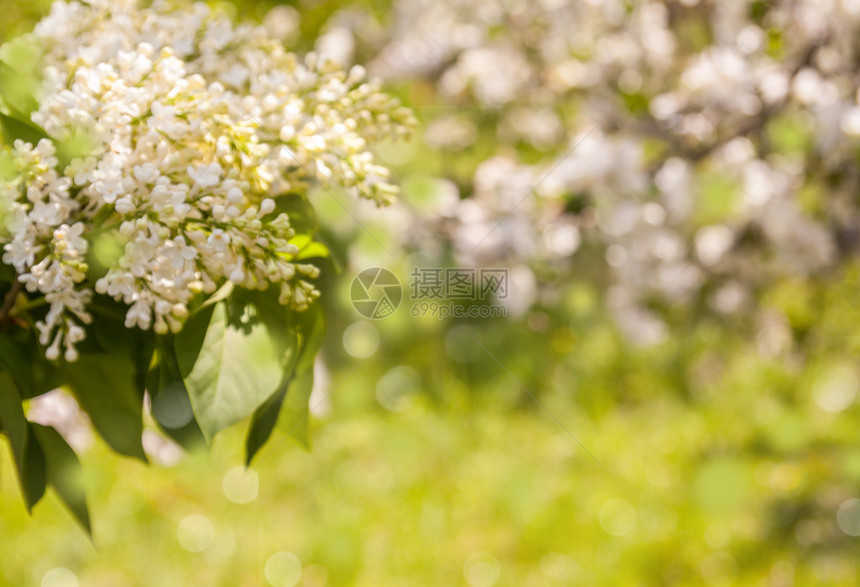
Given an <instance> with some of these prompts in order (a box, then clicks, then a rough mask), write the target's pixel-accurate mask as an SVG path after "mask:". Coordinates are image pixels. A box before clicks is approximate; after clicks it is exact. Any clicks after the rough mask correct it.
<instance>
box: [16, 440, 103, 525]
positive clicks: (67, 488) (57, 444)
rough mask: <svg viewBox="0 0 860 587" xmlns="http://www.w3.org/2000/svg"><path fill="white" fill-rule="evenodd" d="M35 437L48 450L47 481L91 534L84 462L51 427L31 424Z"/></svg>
mask: <svg viewBox="0 0 860 587" xmlns="http://www.w3.org/2000/svg"><path fill="white" fill-rule="evenodd" d="M31 426H32V429H33V431H34V432H35V435H36V438H38V440H39V443H40V444H41V445H42V447H43V448H44V450H45V461H46V464H47V477H48V483H50V484H51V487H53V488H54V490H55V491H56V492H57V495H58V496H59V498H60V500H62V502H63V503H64V504H66V507H67V508H68V509H69V511H70V512H71V513H72V515H73V516H74V517H75V519H76V520H77V521H78V522H80V524H81V526H83V527H84V529H85V530H86V531H87V534H89V535H90V536H92V533H93V530H92V526H91V525H90V513H89V509H88V508H87V499H86V492H85V491H84V487H83V483H82V482H81V463H80V461H79V460H78V457H77V455H75V451H73V450H72V448H71V447H70V446H69V445H68V444H67V443H66V441H65V440H63V437H62V436H60V434H59V433H58V432H57V431H56V430H54V429H53V428H50V427H48V426H40V425H39V424H32V425H31Z"/></svg>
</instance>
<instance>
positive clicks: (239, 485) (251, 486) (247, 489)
mask: <svg viewBox="0 0 860 587" xmlns="http://www.w3.org/2000/svg"><path fill="white" fill-rule="evenodd" d="M221 489H223V490H224V495H226V496H227V499H229V500H230V501H232V502H233V503H250V502H252V501H254V500H255V499H257V495H259V493H260V477H259V475H257V472H256V471H255V470H253V469H249V468H248V467H233V468H232V469H230V470H229V471H227V473H226V474H225V475H224V480H223V481H222V482H221Z"/></svg>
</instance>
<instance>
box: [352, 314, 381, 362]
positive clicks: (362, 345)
mask: <svg viewBox="0 0 860 587" xmlns="http://www.w3.org/2000/svg"><path fill="white" fill-rule="evenodd" d="M343 348H344V350H345V351H346V352H347V353H348V354H349V356H351V357H354V358H356V359H366V358H367V357H370V356H371V355H373V353H375V352H376V349H377V348H379V330H377V329H376V326H374V325H373V324H371V323H370V322H364V321H360V322H353V323H352V324H350V325H349V326H347V328H346V330H344V331H343Z"/></svg>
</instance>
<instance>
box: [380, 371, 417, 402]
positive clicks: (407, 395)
mask: <svg viewBox="0 0 860 587" xmlns="http://www.w3.org/2000/svg"><path fill="white" fill-rule="evenodd" d="M420 390H421V376H420V375H419V374H418V372H417V371H416V370H415V369H413V368H412V367H407V366H405V365H401V366H399V367H394V368H393V369H391V370H389V371H388V372H387V373H385V374H384V375H383V376H382V377H380V378H379V381H378V382H377V384H376V399H377V400H378V401H379V403H380V405H382V407H383V408H385V409H386V410H390V411H392V412H403V411H405V410H408V409H409V408H410V407H412V405H413V404H414V403H415V396H416V395H418V393H419V391H420Z"/></svg>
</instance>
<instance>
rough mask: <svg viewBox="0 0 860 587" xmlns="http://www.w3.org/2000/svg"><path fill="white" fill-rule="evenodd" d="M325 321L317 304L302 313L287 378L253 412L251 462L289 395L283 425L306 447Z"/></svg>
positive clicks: (248, 458) (249, 444)
mask: <svg viewBox="0 0 860 587" xmlns="http://www.w3.org/2000/svg"><path fill="white" fill-rule="evenodd" d="M323 330H324V321H323V317H322V312H321V309H320V307H319V305H318V304H314V305H313V306H311V307H310V308H309V309H308V310H307V311H305V312H304V313H302V314H300V315H299V317H298V319H297V320H296V324H295V325H294V329H293V332H295V333H296V335H297V337H298V348H297V352H294V353H293V354H292V356H291V357H290V359H291V360H289V361H288V363H287V365H286V367H285V370H284V379H283V382H282V383H281V386H280V387H279V388H278V390H277V392H275V394H274V395H273V396H272V397H270V398H269V399H268V400H266V402H265V403H263V404H262V405H261V406H260V407H259V408H257V410H256V411H255V412H254V415H253V417H252V418H251V424H250V426H249V428H248V434H247V436H246V438H245V460H246V463H247V464H248V465H250V464H251V461H252V460H253V458H254V456H255V455H256V454H257V453H258V452H259V450H260V449H261V448H262V447H263V445H264V444H265V443H266V442H267V441H268V439H269V437H270V436H271V435H272V432H273V430H274V429H275V426H276V424H277V423H278V420H279V416H281V412H282V409H283V406H284V402H285V400H286V399H287V397H289V398H290V401H289V402H288V407H287V409H286V410H284V414H283V415H284V417H283V418H282V420H283V426H284V427H285V428H286V429H287V432H288V434H290V435H291V436H293V437H294V438H296V439H297V440H298V441H299V442H300V443H302V445H304V446H305V447H307V446H308V445H309V442H308V434H307V420H308V418H309V416H310V412H309V406H308V402H309V400H310V394H311V391H312V390H313V366H314V359H315V357H316V354H317V351H318V350H319V347H320V345H321V343H322V332H323Z"/></svg>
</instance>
